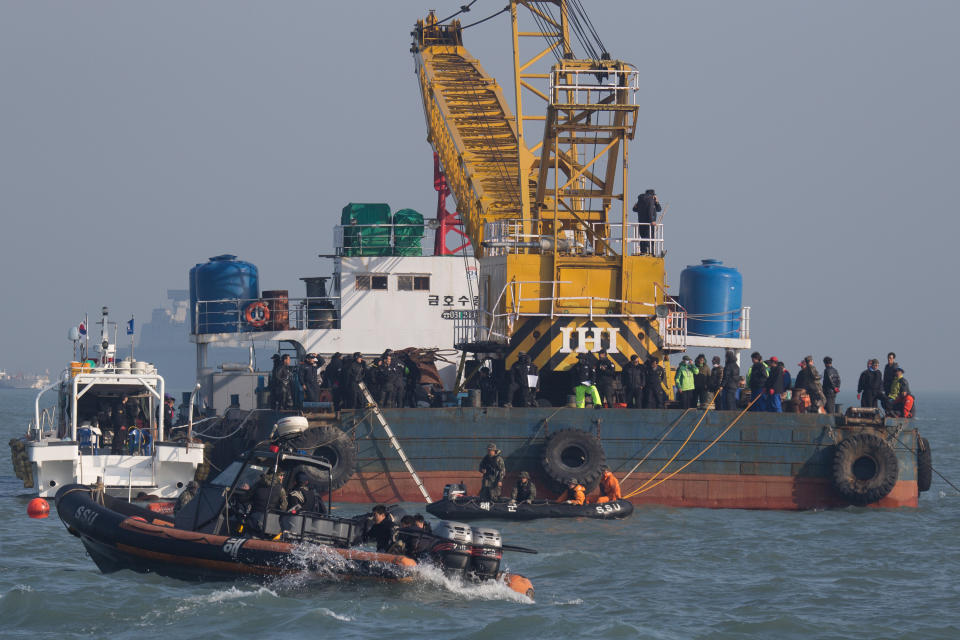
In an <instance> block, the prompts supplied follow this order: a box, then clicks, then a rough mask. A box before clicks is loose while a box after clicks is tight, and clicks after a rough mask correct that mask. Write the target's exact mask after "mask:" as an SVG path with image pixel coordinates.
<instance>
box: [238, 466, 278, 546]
mask: <svg viewBox="0 0 960 640" xmlns="http://www.w3.org/2000/svg"><path fill="white" fill-rule="evenodd" d="M247 499H248V502H249V503H250V518H249V519H248V522H249V523H250V526H251V527H252V528H253V529H254V531H261V532H262V531H263V525H264V522H266V515H267V511H286V510H287V492H286V491H285V490H284V488H283V471H282V470H278V471H277V473H276V475H274V474H272V473H270V472H267V473H264V474H263V475H261V476H260V479H259V480H258V481H257V483H256V484H254V485H253V488H251V489H250V491H249V492H248V493H247Z"/></svg>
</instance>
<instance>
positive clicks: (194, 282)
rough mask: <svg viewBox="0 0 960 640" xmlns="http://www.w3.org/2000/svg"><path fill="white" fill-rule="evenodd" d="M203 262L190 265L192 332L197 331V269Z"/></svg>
mask: <svg viewBox="0 0 960 640" xmlns="http://www.w3.org/2000/svg"><path fill="white" fill-rule="evenodd" d="M202 266H203V264H195V265H193V266H192V267H190V311H189V313H190V333H193V334H195V333H196V332H197V316H196V312H197V269H199V268H200V267H202Z"/></svg>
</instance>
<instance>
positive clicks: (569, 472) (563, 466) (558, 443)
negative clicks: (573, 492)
mask: <svg viewBox="0 0 960 640" xmlns="http://www.w3.org/2000/svg"><path fill="white" fill-rule="evenodd" d="M606 462H607V454H606V453H605V452H604V450H603V445H602V444H601V442H600V438H598V437H597V436H595V435H593V434H592V433H588V432H586V431H582V430H580V429H562V430H560V431H557V432H556V433H554V434H553V435H551V436H550V437H549V438H547V442H546V444H545V445H544V448H543V461H542V463H543V471H544V473H546V474H547V476H548V477H549V478H550V479H551V480H553V481H554V482H556V483H557V484H558V485H563V488H564V489H566V482H567V481H568V480H570V479H571V478H573V479H574V480H576V481H577V482H579V483H580V484H582V485H583V486H584V487H585V488H586V489H587V490H588V491H590V490H592V489H593V488H595V487H596V485H597V482H599V480H600V475H601V473H602V471H603V467H604V466H605V465H606Z"/></svg>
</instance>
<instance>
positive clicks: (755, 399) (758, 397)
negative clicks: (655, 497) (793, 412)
mask: <svg viewBox="0 0 960 640" xmlns="http://www.w3.org/2000/svg"><path fill="white" fill-rule="evenodd" d="M762 397H763V395H762V394H761V395H757V397H756V398H754V399H753V400H751V401H750V404H748V405H747V406H746V408H744V410H743V411H741V412H740V414H739V415H738V416H737V417H736V418H734V419H733V422H731V423H730V424H728V425H727V426H726V428H725V429H724V430H723V431H721V432H720V435H718V436H717V437H716V438H714V439H713V441H712V442H711V443H710V444H708V445H707V446H706V448H705V449H704V450H703V451H701V452H700V453H698V454H697V455H695V456H693V457H692V458H690V459H689V460H688V461H687V462H686V463H685V464H684V465H683V466H682V467H680V468H679V469H677V470H676V471H672V472H671V473H670V475H668V476H666V477H665V478H663V479H661V480H659V481H657V482H655V483H654V484H651V485H650V486H647V485H646V484H644V485H643V486H642V487H640V488H639V489H635V490H634V491H631V492H630V494H628V495H625V496H624V499H626V498H632V497H634V496H637V495H639V494H641V493H646V492H647V491H649V490H650V489H653V488H654V487H657V486H660V485H661V484H663V483H664V482H666V481H667V480H669V479H670V478H672V477H674V476H675V475H677V474H678V473H680V472H681V471H683V470H684V469H686V468H687V467H689V466H690V465H691V464H693V463H694V462H696V461H697V459H699V458H700V456H702V455H703V454H705V453H706V452H707V451H709V450H710V449H711V447H713V445H715V444H717V442H719V441H720V438H722V437H723V436H725V435H726V433H727V431H730V429H732V428H733V425H735V424H737V423H738V422H740V418H742V417H743V416H744V415H745V414H746V413H747V412H748V411H750V407H752V406H753V405H754V403H756V401H757V400H759V399H760V398H762ZM674 457H676V456H674ZM668 464H669V463H668ZM657 473H658V474H659V473H660V472H659V471H658V472H657ZM652 479H653V478H651V480H652Z"/></svg>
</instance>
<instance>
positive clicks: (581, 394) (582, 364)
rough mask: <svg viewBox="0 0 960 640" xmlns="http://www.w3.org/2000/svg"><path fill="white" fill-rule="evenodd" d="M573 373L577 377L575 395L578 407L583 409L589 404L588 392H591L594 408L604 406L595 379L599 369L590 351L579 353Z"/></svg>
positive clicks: (574, 388)
mask: <svg viewBox="0 0 960 640" xmlns="http://www.w3.org/2000/svg"><path fill="white" fill-rule="evenodd" d="M573 375H574V376H575V377H576V385H575V386H574V387H573V394H574V397H575V398H576V399H577V408H578V409H583V408H585V407H586V406H587V399H586V397H587V394H588V393H589V394H590V400H591V402H593V408H594V409H600V408H602V407H603V403H602V402H600V392H599V391H597V385H596V384H595V379H596V375H597V370H596V368H595V367H594V366H593V362H592V358H591V356H590V354H588V353H581V354H579V355H577V364H576V366H575V367H574V368H573Z"/></svg>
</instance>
